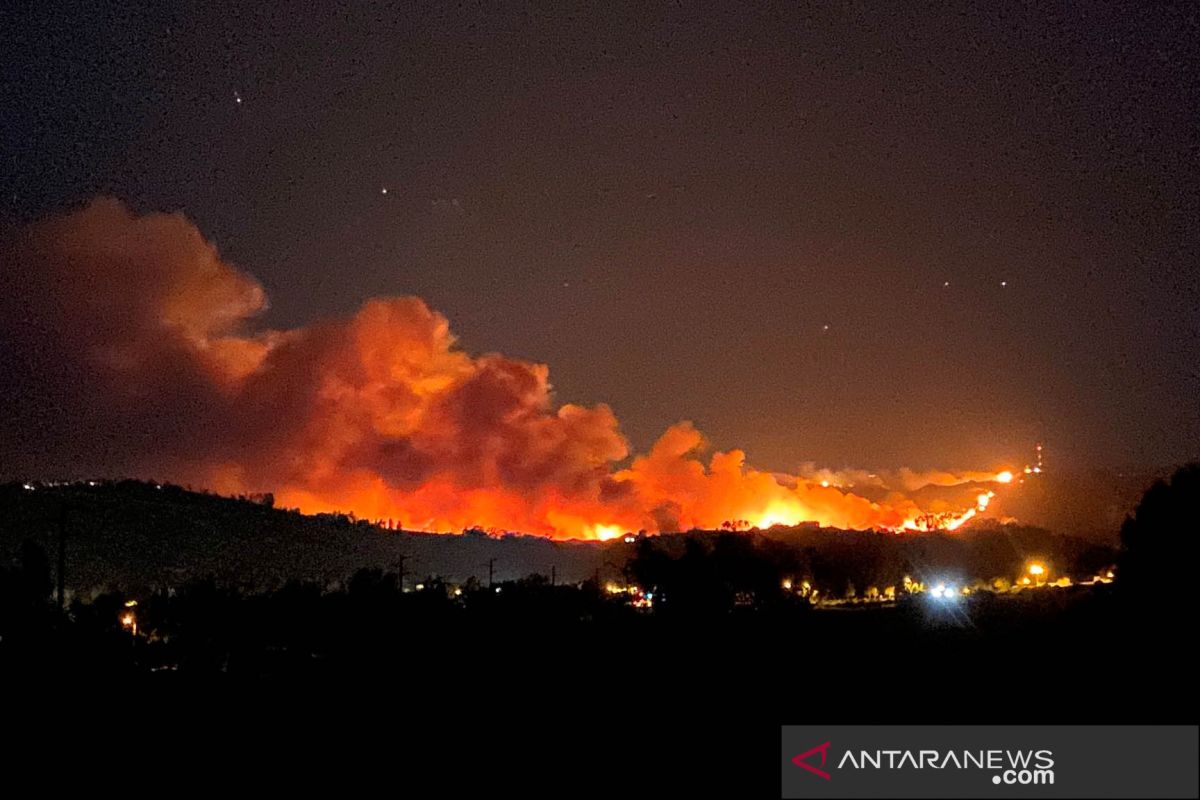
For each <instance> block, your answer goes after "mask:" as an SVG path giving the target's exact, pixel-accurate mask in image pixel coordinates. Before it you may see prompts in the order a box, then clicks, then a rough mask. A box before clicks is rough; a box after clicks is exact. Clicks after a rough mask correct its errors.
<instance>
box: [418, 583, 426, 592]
mask: <svg viewBox="0 0 1200 800" xmlns="http://www.w3.org/2000/svg"><path fill="white" fill-rule="evenodd" d="M424 589H425V584H423V583H418V584H417V591H418V592H420V591H423V590H424Z"/></svg>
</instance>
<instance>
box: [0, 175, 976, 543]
mask: <svg viewBox="0 0 1200 800" xmlns="http://www.w3.org/2000/svg"><path fill="white" fill-rule="evenodd" d="M0 258H2V261H3V264H2V266H3V271H2V273H0V275H2V277H0V282H2V284H0V288H2V289H3V294H2V296H0V333H2V334H3V336H4V339H5V341H6V342H7V346H6V347H5V348H4V353H3V355H0V359H3V363H0V369H2V371H3V374H5V375H7V376H11V379H10V381H9V383H8V385H7V386H6V387H5V388H4V390H3V394H2V395H0V411H3V414H4V419H3V423H0V424H2V426H3V427H2V429H0V446H2V447H3V449H4V453H5V455H6V458H5V464H6V472H8V473H10V474H9V475H7V476H6V477H18V476H19V477H84V476H95V475H115V474H122V475H134V476H140V477H156V478H161V479H167V480H171V481H175V482H179V483H188V484H193V485H197V486H204V487H207V488H210V489H213V490H215V491H218V492H222V493H230V494H233V493H250V492H266V491H271V492H274V494H275V496H276V498H277V501H278V502H279V503H280V504H282V505H284V506H288V507H293V506H295V507H299V508H300V509H302V510H304V511H307V512H316V511H333V510H340V511H353V512H354V513H355V514H357V515H358V516H359V517H365V518H368V519H386V518H391V519H394V520H397V521H398V522H399V523H400V524H402V525H403V526H404V527H406V528H408V529H418V530H459V529H462V528H465V527H474V526H479V527H484V528H500V529H505V530H514V531H523V532H529V533H536V534H542V535H546V536H556V537H583V538H591V537H600V538H607V537H608V536H610V535H615V534H616V533H617V532H619V531H625V530H639V529H645V530H649V531H672V530H685V529H689V528H692V527H703V528H716V527H720V526H722V525H723V524H724V523H727V522H728V523H730V524H731V525H734V526H736V525H738V524H744V525H757V526H766V525H770V524H774V523H785V524H795V523H799V522H803V521H817V522H820V523H822V524H825V525H832V526H837V527H845V528H868V527H877V528H890V529H901V528H904V527H913V525H914V522H915V521H916V520H917V519H919V518H921V517H922V515H924V514H925V513H927V512H930V511H932V512H935V513H944V512H953V513H962V512H964V511H966V510H967V509H966V508H964V507H959V508H956V509H950V508H944V507H938V508H922V507H919V506H918V504H917V503H916V502H915V501H914V500H913V499H911V498H910V497H909V494H911V493H912V492H913V491H915V490H917V489H920V488H922V487H925V486H929V485H937V486H954V485H958V484H963V483H966V482H971V481H990V480H994V478H995V476H994V475H993V474H992V473H986V472H980V473H965V474H952V473H929V474H918V473H914V472H911V471H908V470H901V471H899V472H897V473H894V474H887V475H882V476H881V475H880V474H875V473H865V472H853V471H838V472H833V471H822V470H819V469H817V468H816V467H815V466H813V465H806V466H805V467H803V468H802V469H801V470H800V471H799V472H798V473H797V474H795V475H783V476H781V475H777V474H774V473H770V472H764V471H760V470H756V469H754V468H752V467H749V466H747V465H746V464H745V456H744V454H743V453H742V452H741V451H739V450H732V451H729V452H715V453H711V454H710V455H706V454H708V451H709V448H708V447H707V445H706V443H705V441H704V438H703V436H702V435H701V433H700V432H699V431H697V430H696V429H695V428H694V427H692V425H691V424H690V423H688V422H681V423H679V424H677V425H674V426H672V427H671V428H669V429H668V430H667V431H666V432H665V433H663V435H662V436H661V437H660V438H659V440H658V441H657V442H656V443H655V444H654V446H653V447H652V448H651V449H650V451H649V452H648V453H646V454H644V455H639V456H636V457H633V458H632V460H630V459H629V456H630V452H629V446H628V443H627V442H626V440H625V438H624V437H623V436H622V434H621V431H620V426H619V424H618V421H617V419H616V417H615V416H614V415H613V412H612V410H611V409H609V407H608V406H606V405H603V404H597V405H594V406H579V405H572V404H563V405H559V404H557V403H556V402H555V400H554V397H553V393H552V390H551V385H550V381H549V370H548V368H547V367H546V366H545V365H543V364H536V363H531V362H528V361H521V360H517V359H511V358H506V357H505V356H502V355H498V354H484V355H478V356H473V355H471V354H468V353H466V352H464V351H463V350H461V349H459V348H458V347H457V346H456V343H455V338H454V336H453V334H452V333H451V331H450V325H449V323H448V321H447V320H446V318H445V317H443V316H442V315H441V314H438V313H437V312H436V311H433V310H432V309H430V308H429V307H428V306H427V305H426V304H425V303H424V302H423V301H422V300H420V299H419V298H416V297H392V298H378V299H372V300H369V301H368V302H366V303H365V304H364V305H363V306H362V307H361V308H360V309H359V310H358V311H357V312H356V313H354V314H353V315H352V316H349V317H347V318H344V319H328V320H323V321H319V322H315V323H313V324H311V325H308V326H306V327H302V328H296V329H292V330H266V329H263V327H262V326H261V325H255V317H256V315H258V314H259V313H260V312H262V311H263V310H264V309H265V308H266V307H267V297H266V294H265V292H264V290H263V288H262V286H261V285H259V283H258V282H257V281H256V280H254V278H252V277H251V276H249V275H247V274H245V273H244V272H241V271H239V270H238V269H237V268H235V267H233V266H232V265H230V264H228V263H226V262H225V261H224V260H222V258H221V256H220V254H219V253H218V252H217V250H216V248H215V247H214V246H213V245H212V244H210V243H209V242H207V241H205V239H204V238H203V236H202V235H201V234H200V233H199V231H198V230H197V229H196V227H195V226H194V225H193V224H192V223H191V222H190V221H188V220H187V219H186V218H185V217H183V216H182V215H179V214H147V215H140V216H139V215H137V214H134V213H132V212H131V211H130V210H129V209H127V208H126V207H125V206H124V205H123V204H122V203H120V202H119V201H117V200H113V199H99V200H95V201H93V202H92V203H91V204H89V205H88V206H87V207H85V208H83V209H81V210H78V211H75V212H73V213H68V214H65V215H62V216H58V217H55V218H52V219H48V220H45V221H43V222H40V223H37V224H35V225H32V226H30V227H27V228H25V229H23V230H20V231H17V232H16V233H14V234H13V235H11V236H9V237H7V238H6V241H5V242H4V243H3V245H2V250H0ZM622 465H624V466H622ZM743 521H744V522H743Z"/></svg>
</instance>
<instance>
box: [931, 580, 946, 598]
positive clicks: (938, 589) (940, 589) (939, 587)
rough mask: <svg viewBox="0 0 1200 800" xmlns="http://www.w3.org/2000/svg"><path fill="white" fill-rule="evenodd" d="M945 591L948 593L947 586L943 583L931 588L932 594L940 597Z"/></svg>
mask: <svg viewBox="0 0 1200 800" xmlns="http://www.w3.org/2000/svg"><path fill="white" fill-rule="evenodd" d="M945 593H946V587H945V586H942V584H940V583H939V584H938V585H937V586H935V587H933V589H931V590H930V594H932V595H933V596H934V597H938V598H940V597H941V596H942V595H944V594H945Z"/></svg>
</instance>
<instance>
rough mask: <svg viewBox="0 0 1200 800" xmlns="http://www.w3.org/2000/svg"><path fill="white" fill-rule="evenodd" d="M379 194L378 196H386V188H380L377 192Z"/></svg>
mask: <svg viewBox="0 0 1200 800" xmlns="http://www.w3.org/2000/svg"><path fill="white" fill-rule="evenodd" d="M379 193H380V194H387V187H386V186H384V187H383V188H381V189H380V190H379Z"/></svg>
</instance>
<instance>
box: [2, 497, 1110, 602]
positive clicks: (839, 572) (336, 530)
mask: <svg viewBox="0 0 1200 800" xmlns="http://www.w3.org/2000/svg"><path fill="white" fill-rule="evenodd" d="M60 532H65V534H66V575H67V587H68V589H69V590H71V591H72V592H73V593H77V592H91V591H94V590H96V589H97V588H101V587H112V586H125V587H136V586H149V585H163V584H167V585H177V584H179V583H183V582H185V581H187V580H189V579H192V578H197V577H204V576H214V577H216V578H218V579H220V580H222V581H228V582H234V583H240V584H247V585H250V586H255V587H264V588H268V587H274V586H278V585H281V584H283V583H285V582H286V581H288V580H292V579H298V580H309V581H317V582H323V583H328V582H334V581H341V580H344V579H346V578H347V577H348V576H349V575H351V574H353V573H354V572H355V571H356V570H358V569H360V568H363V567H374V568H379V569H385V570H392V571H394V570H396V569H397V566H398V564H399V561H400V559H401V557H404V559H405V574H406V576H407V583H408V584H409V585H412V584H415V583H416V582H417V581H419V580H420V579H422V578H424V577H425V576H430V575H438V576H441V577H444V578H446V579H448V580H450V581H455V582H463V581H466V580H468V579H469V578H471V577H475V578H477V579H479V580H483V581H486V580H487V578H488V573H489V562H491V566H492V568H493V570H494V579H495V580H496V581H504V580H510V579H514V578H519V577H523V576H526V575H529V574H534V573H537V574H542V575H546V576H549V575H551V573H552V572H553V574H554V575H555V576H556V578H557V580H558V581H559V582H562V583H574V582H578V581H582V580H585V579H587V578H590V577H593V576H596V575H599V576H600V577H601V578H602V579H603V580H610V579H614V578H617V577H619V576H620V574H621V569H622V567H623V566H624V564H625V562H626V560H627V559H628V557H629V556H630V555H631V554H632V552H633V551H634V549H635V548H636V547H637V546H638V545H637V544H636V543H627V542H625V541H623V540H621V539H618V540H614V541H611V542H606V543H600V542H580V541H566V542H558V541H552V540H548V539H544V538H541V537H535V536H520V535H504V536H500V537H496V536H485V535H482V534H470V535H461V534H428V533H412V532H403V531H389V530H384V529H381V528H379V527H377V526H375V525H371V524H369V523H367V522H355V521H352V520H351V519H350V518H348V517H345V516H341V515H331V514H319V515H315V516H310V515H303V514H300V513H298V512H296V511H289V510H283V509H277V508H273V507H271V506H270V505H269V504H267V503H265V502H261V501H255V500H250V499H240V498H237V499H235V498H226V497H219V496H216V495H211V494H205V493H198V492H193V491H188V490H186V489H183V488H180V487H178V486H171V485H165V484H164V485H160V484H155V483H147V482H139V481H116V482H108V481H90V482H89V481H84V482H75V483H69V484H54V485H50V484H21V483H12V484H6V485H4V486H0V555H4V556H9V555H11V554H13V553H15V552H16V550H17V548H18V547H19V546H20V544H21V542H22V541H23V540H25V539H32V540H34V541H36V542H37V543H39V544H40V545H41V546H42V547H43V548H44V549H45V550H46V552H47V554H48V555H49V557H50V561H51V564H52V565H53V564H54V563H55V562H56V558H57V553H58V537H59V534H60ZM738 535H739V536H752V537H753V538H754V540H755V542H756V544H757V545H758V546H760V547H768V548H773V549H774V550H776V551H779V552H786V553H790V555H788V556H787V557H788V558H789V559H792V560H794V561H795V563H796V564H797V570H798V572H800V573H803V574H805V575H809V576H811V577H813V578H814V579H815V580H816V581H819V583H820V585H822V586H823V587H825V589H826V591H827V592H828V591H832V592H836V593H838V594H840V593H841V592H843V591H844V590H845V589H846V588H847V586H848V585H851V584H855V585H857V586H858V589H859V590H860V591H861V590H862V589H864V588H865V587H866V586H868V585H875V584H878V585H880V586H884V585H887V584H889V583H898V582H899V581H900V580H901V577H902V576H903V575H907V574H912V575H914V576H916V577H918V578H922V577H930V576H935V577H940V576H945V577H946V578H949V579H953V580H956V581H969V580H988V579H991V578H993V577H1010V578H1011V577H1012V576H1014V575H1016V574H1019V573H1020V571H1021V570H1022V568H1023V565H1024V564H1025V563H1026V562H1027V561H1028V560H1030V559H1038V560H1043V561H1047V562H1049V563H1051V564H1053V565H1054V569H1055V572H1056V573H1057V574H1063V575H1072V576H1074V577H1087V576H1088V575H1090V574H1092V573H1094V572H1095V571H1096V570H1098V569H1101V568H1103V567H1105V566H1106V565H1108V564H1111V563H1112V561H1113V560H1114V553H1113V551H1112V550H1111V549H1110V548H1107V547H1103V546H1097V545H1095V544H1093V543H1091V542H1088V541H1085V540H1081V539H1077V538H1073V537H1069V536H1059V535H1054V534H1051V533H1049V532H1047V531H1045V530H1042V529H1038V528H1031V527H1026V526H1018V525H997V524H994V523H988V522H986V521H985V522H982V523H981V524H978V525H974V526H968V527H967V528H965V529H963V530H962V531H961V532H959V533H955V534H921V535H905V536H897V535H894V534H885V533H876V532H871V531H836V530H833V529H828V528H817V527H815V526H800V527H796V528H787V527H776V528H772V529H770V530H768V531H761V532H753V533H750V534H738ZM719 536H720V534H719V533H717V532H693V533H692V534H690V535H688V534H670V535H664V536H660V537H653V541H654V544H655V546H656V547H660V548H663V549H666V550H675V551H682V549H683V548H684V547H685V544H686V540H687V539H688V538H697V539H699V540H700V541H701V542H702V543H707V544H711V543H712V542H713V541H715V540H716V538H717V537H719Z"/></svg>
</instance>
